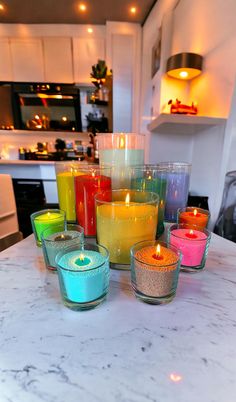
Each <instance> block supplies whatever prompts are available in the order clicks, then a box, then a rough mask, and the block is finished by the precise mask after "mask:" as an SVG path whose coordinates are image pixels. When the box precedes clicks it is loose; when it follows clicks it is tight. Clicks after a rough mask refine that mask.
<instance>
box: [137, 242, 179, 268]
mask: <svg viewBox="0 0 236 402" xmlns="http://www.w3.org/2000/svg"><path fill="white" fill-rule="evenodd" d="M154 255H156V247H155V246H148V247H144V248H142V249H141V250H138V251H137V252H136V253H135V258H137V259H138V260H139V261H141V262H143V263H146V264H148V265H146V266H145V268H146V269H150V270H156V269H160V267H162V269H163V270H172V269H175V265H174V266H173V265H172V266H171V267H166V268H165V267H164V266H165V265H170V264H176V263H177V261H178V255H177V254H176V253H175V252H174V251H173V250H171V249H168V248H167V247H163V246H161V251H160V259H158V258H155V257H153V256H154Z"/></svg>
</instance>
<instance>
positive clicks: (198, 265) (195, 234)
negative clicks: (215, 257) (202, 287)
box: [168, 224, 211, 272]
mask: <svg viewBox="0 0 236 402" xmlns="http://www.w3.org/2000/svg"><path fill="white" fill-rule="evenodd" d="M210 238H211V233H210V232H209V231H208V230H207V229H205V228H201V227H199V226H194V225H186V224H175V225H171V226H170V227H169V229H168V240H169V243H170V244H171V245H173V246H175V247H177V248H178V249H179V250H180V251H181V252H182V254H183V258H182V262H181V269H182V270H184V271H186V272H196V271H199V270H202V269H203V268H204V267H205V262H206V258H207V254H208V248H209V244H210Z"/></svg>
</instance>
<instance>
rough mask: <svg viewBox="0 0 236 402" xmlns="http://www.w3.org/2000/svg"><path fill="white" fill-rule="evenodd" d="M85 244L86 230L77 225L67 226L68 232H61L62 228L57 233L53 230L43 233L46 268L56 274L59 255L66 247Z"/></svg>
mask: <svg viewBox="0 0 236 402" xmlns="http://www.w3.org/2000/svg"><path fill="white" fill-rule="evenodd" d="M83 242H84V229H83V228H82V227H81V226H79V225H75V224H67V226H66V230H64V231H61V228H60V226H59V227H58V228H57V231H56V233H52V231H51V229H50V228H49V229H46V230H44V231H43V233H42V247H43V256H44V261H45V265H46V267H47V268H48V269H49V270H50V271H53V272H56V270H57V267H56V261H55V258H56V256H57V254H58V253H59V252H60V251H62V250H63V249H64V248H65V247H68V246H73V245H77V244H81V243H83Z"/></svg>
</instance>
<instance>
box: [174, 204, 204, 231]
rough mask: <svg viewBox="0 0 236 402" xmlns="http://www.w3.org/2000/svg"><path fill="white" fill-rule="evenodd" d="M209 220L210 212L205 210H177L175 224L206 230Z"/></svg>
mask: <svg viewBox="0 0 236 402" xmlns="http://www.w3.org/2000/svg"><path fill="white" fill-rule="evenodd" d="M209 219H210V212H209V211H207V210H206V209H202V208H197V207H186V208H179V209H178V215H177V223H186V224H187V225H195V226H199V227H201V228H206V227H207V225H208V222H209Z"/></svg>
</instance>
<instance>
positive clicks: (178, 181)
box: [165, 172, 190, 222]
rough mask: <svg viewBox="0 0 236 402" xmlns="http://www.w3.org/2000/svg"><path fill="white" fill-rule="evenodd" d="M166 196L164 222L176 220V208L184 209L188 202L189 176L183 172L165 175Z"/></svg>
mask: <svg viewBox="0 0 236 402" xmlns="http://www.w3.org/2000/svg"><path fill="white" fill-rule="evenodd" d="M166 178H167V195H166V207H165V220H167V221H170V222H173V221H176V220H177V211H178V208H184V207H186V205H187V201H188V189H189V179H190V176H189V174H188V173H185V172H172V173H167V174H166Z"/></svg>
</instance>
